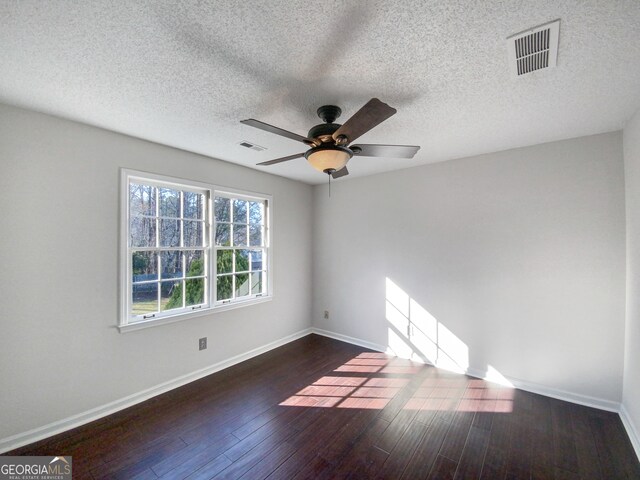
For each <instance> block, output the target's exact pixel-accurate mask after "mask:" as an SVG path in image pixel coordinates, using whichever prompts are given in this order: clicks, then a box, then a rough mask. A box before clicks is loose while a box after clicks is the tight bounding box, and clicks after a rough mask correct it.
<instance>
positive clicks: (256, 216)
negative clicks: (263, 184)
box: [249, 202, 264, 225]
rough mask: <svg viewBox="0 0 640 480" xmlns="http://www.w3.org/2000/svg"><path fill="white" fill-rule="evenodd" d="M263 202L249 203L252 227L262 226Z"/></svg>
mask: <svg viewBox="0 0 640 480" xmlns="http://www.w3.org/2000/svg"><path fill="white" fill-rule="evenodd" d="M262 205H263V203H262V202H249V223H250V224H252V225H260V224H262V218H263V216H264V215H263V213H262V211H263V209H262Z"/></svg>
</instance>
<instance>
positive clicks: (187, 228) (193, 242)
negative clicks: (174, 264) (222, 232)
mask: <svg viewBox="0 0 640 480" xmlns="http://www.w3.org/2000/svg"><path fill="white" fill-rule="evenodd" d="M203 229H204V222H191V221H187V220H185V221H184V222H183V223H182V230H183V235H184V240H183V242H184V243H183V244H182V245H183V246H185V247H201V246H202V238H203V235H202V231H203Z"/></svg>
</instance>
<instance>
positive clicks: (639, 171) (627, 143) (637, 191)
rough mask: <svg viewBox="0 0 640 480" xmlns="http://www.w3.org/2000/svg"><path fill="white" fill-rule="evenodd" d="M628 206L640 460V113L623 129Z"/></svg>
mask: <svg viewBox="0 0 640 480" xmlns="http://www.w3.org/2000/svg"><path fill="white" fill-rule="evenodd" d="M624 173H625V183H626V194H627V197H626V200H627V201H626V206H627V330H626V336H625V340H626V348H625V363H624V366H625V368H624V393H623V397H622V404H623V406H624V408H625V410H626V412H624V413H626V415H627V419H628V421H629V422H631V423H632V429H633V432H634V434H632V435H631V436H632V439H633V440H634V443H635V448H636V452H637V453H638V456H639V457H640V436H639V434H640V110H639V111H638V112H636V114H635V116H634V117H633V118H632V119H631V120H630V121H629V123H628V124H627V126H626V127H625V129H624Z"/></svg>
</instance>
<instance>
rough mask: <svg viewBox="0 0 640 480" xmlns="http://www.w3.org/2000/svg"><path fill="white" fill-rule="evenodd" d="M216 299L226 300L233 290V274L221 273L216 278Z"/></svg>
mask: <svg viewBox="0 0 640 480" xmlns="http://www.w3.org/2000/svg"><path fill="white" fill-rule="evenodd" d="M216 280H217V299H218V300H227V299H229V298H231V294H232V292H233V275H222V276H220V277H218V278H217V279H216Z"/></svg>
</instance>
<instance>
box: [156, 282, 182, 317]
mask: <svg viewBox="0 0 640 480" xmlns="http://www.w3.org/2000/svg"><path fill="white" fill-rule="evenodd" d="M182 284H183V282H182V281H178V282H162V283H161V284H160V295H161V297H160V307H161V310H162V311H163V312H164V311H165V310H173V309H174V308H182V305H183V304H182V302H183V298H182Z"/></svg>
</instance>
